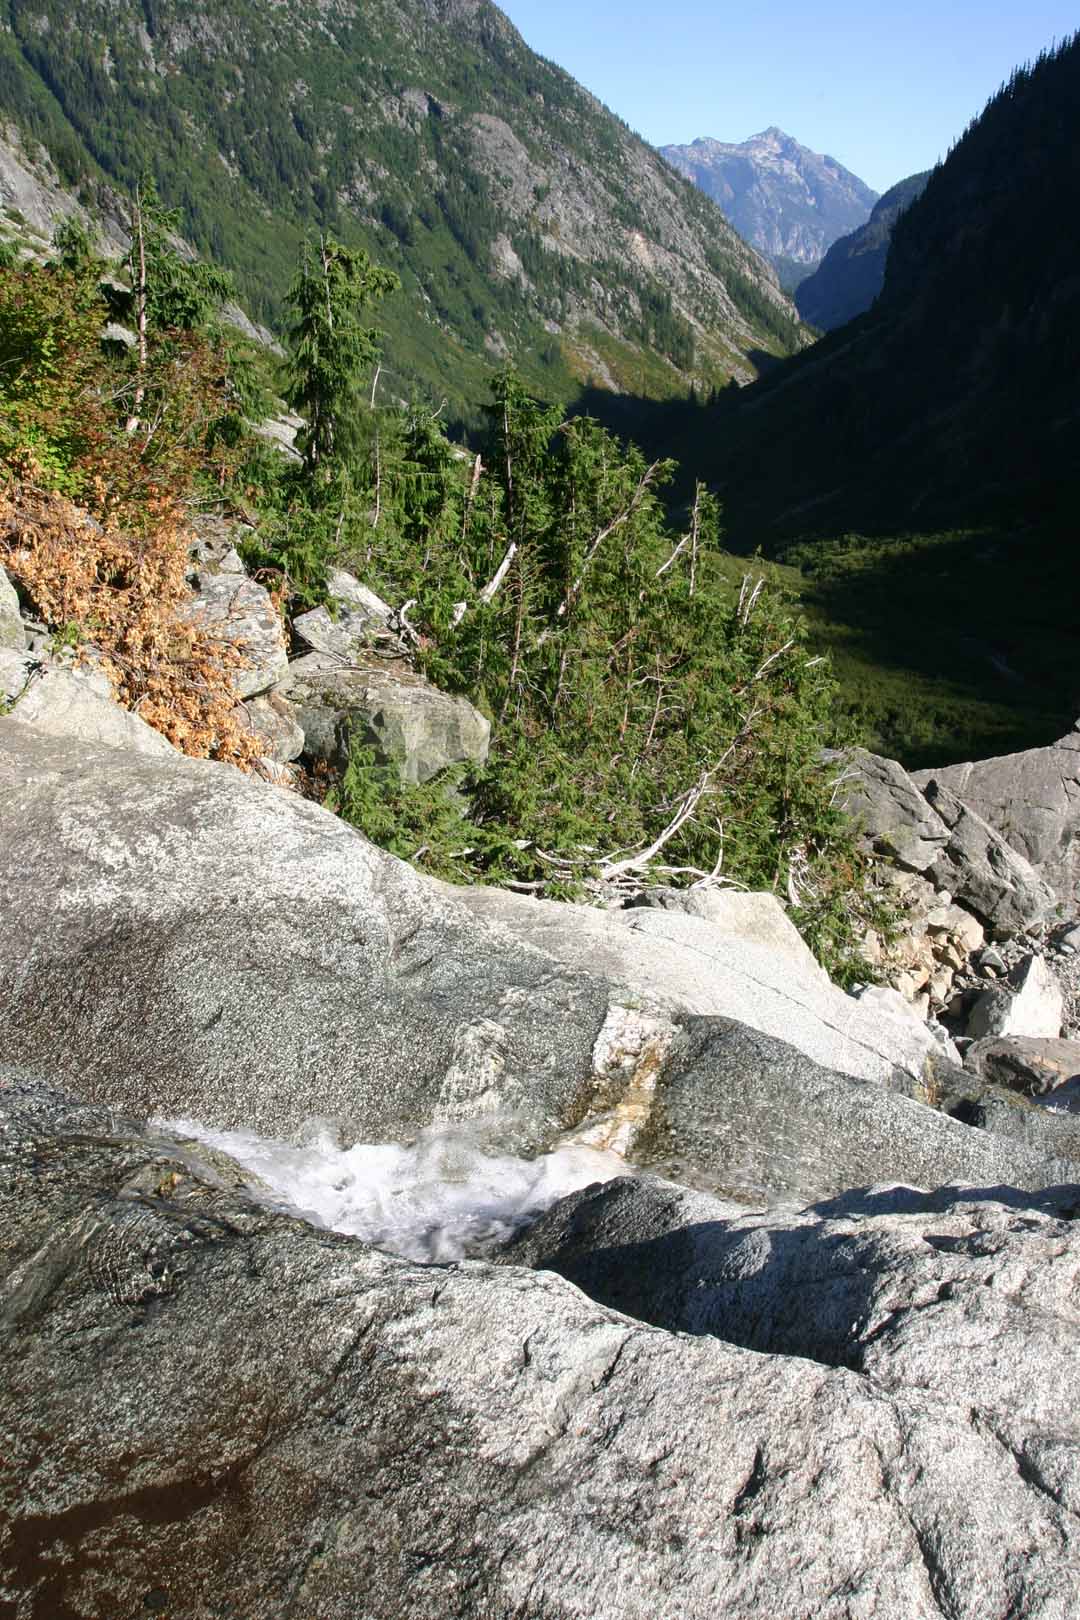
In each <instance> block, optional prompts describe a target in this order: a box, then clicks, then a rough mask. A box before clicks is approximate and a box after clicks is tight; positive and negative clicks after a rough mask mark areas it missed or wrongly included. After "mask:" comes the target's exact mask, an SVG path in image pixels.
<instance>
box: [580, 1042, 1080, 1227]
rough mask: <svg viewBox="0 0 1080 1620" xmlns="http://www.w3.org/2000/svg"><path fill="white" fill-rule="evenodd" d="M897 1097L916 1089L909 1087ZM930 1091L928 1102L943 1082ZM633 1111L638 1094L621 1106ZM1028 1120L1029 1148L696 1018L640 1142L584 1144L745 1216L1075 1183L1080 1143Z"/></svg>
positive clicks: (1014, 1131) (994, 1123)
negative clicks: (889, 1196) (958, 1187)
mask: <svg viewBox="0 0 1080 1620" xmlns="http://www.w3.org/2000/svg"><path fill="white" fill-rule="evenodd" d="M947 1072H948V1070H947ZM961 1073H962V1071H961ZM898 1084H899V1085H901V1086H904V1087H907V1088H909V1089H915V1088H914V1087H912V1083H911V1081H910V1080H907V1079H905V1078H901V1079H900V1080H899V1081H898ZM918 1089H919V1090H920V1091H921V1093H922V1095H923V1097H924V1098H925V1099H926V1100H927V1101H929V1100H930V1099H931V1098H932V1097H933V1096H934V1094H935V1089H936V1076H935V1075H934V1074H933V1073H931V1074H929V1075H928V1076H927V1079H926V1080H925V1081H924V1082H923V1083H922V1084H921V1085H920V1086H919V1088H918ZM1012 1100H1013V1101H1019V1099H1012ZM635 1101H636V1098H635V1096H634V1093H633V1091H632V1090H631V1091H630V1092H629V1094H628V1096H627V1099H626V1103H625V1104H624V1105H623V1106H624V1107H627V1106H628V1107H630V1108H632V1107H633V1106H634V1103H635ZM1030 1112H1031V1113H1032V1114H1033V1115H1034V1116H1036V1118H1035V1120H1034V1121H1033V1122H1032V1123H1031V1124H1030V1125H1029V1126H1028V1129H1029V1130H1030V1132H1031V1135H1030V1137H1027V1136H1025V1135H1024V1128H1023V1127H1022V1126H1021V1127H1017V1126H1015V1125H1014V1124H1013V1123H1012V1122H1011V1121H1010V1119H1009V1118H1008V1117H1004V1118H1002V1119H1001V1120H997V1119H991V1118H990V1117H989V1116H987V1117H985V1118H984V1117H976V1116H974V1115H971V1116H969V1117H970V1123H967V1122H965V1121H961V1120H959V1119H953V1118H950V1117H949V1116H948V1115H946V1114H943V1113H939V1112H937V1111H936V1110H935V1109H934V1108H931V1107H927V1106H925V1103H923V1102H918V1101H916V1100H914V1099H913V1097H911V1096H908V1095H904V1094H903V1093H902V1092H901V1091H899V1090H898V1091H886V1090H883V1089H882V1088H881V1087H880V1086H876V1085H873V1084H871V1083H869V1082H867V1081H865V1080H855V1079H852V1078H851V1077H850V1076H849V1075H845V1074H838V1073H836V1071H835V1070H832V1069H826V1068H823V1067H821V1066H820V1065H819V1064H816V1063H814V1062H812V1061H811V1060H810V1059H809V1058H808V1057H805V1056H804V1055H803V1054H802V1053H801V1052H797V1051H796V1050H795V1049H794V1048H793V1047H791V1046H786V1045H785V1044H784V1043H783V1042H782V1041H779V1040H775V1039H773V1038H772V1037H770V1036H766V1035H761V1034H759V1033H758V1032H757V1031H756V1030H751V1029H747V1028H746V1027H745V1026H744V1025H742V1024H736V1023H732V1022H729V1021H728V1020H726V1019H721V1018H700V1019H694V1018H691V1019H686V1020H684V1021H683V1023H682V1028H681V1030H680V1041H679V1045H678V1048H677V1051H676V1054H675V1055H674V1057H673V1059H672V1060H670V1061H669V1062H668V1063H667V1065H666V1066H665V1067H664V1068H663V1070H662V1071H661V1073H660V1075H659V1077H658V1079H657V1081H656V1083H655V1084H654V1086H653V1089H652V1092H651V1094H650V1096H649V1099H648V1109H647V1113H646V1116H645V1118H644V1119H643V1120H642V1121H641V1122H640V1123H638V1124H637V1128H636V1130H635V1131H634V1133H633V1134H632V1136H631V1138H630V1140H629V1141H627V1142H624V1143H620V1142H618V1141H613V1140H612V1138H611V1137H610V1136H604V1135H602V1134H601V1133H600V1132H598V1131H597V1130H595V1129H594V1130H593V1131H592V1132H591V1133H590V1134H588V1135H587V1136H584V1137H583V1138H582V1139H583V1140H586V1141H587V1142H588V1143H589V1145H591V1146H595V1147H610V1146H616V1147H618V1148H620V1150H621V1151H622V1152H623V1154H624V1156H625V1158H626V1159H627V1161H628V1163H630V1164H632V1165H634V1166H635V1167H637V1168H640V1169H645V1170H651V1171H652V1172H653V1173H654V1174H656V1175H659V1176H662V1177H665V1178H666V1179H668V1180H670V1181H678V1182H681V1183H682V1184H683V1185H685V1186H689V1187H696V1188H699V1189H701V1190H703V1191H705V1192H709V1193H713V1194H715V1195H717V1196H719V1197H723V1198H730V1199H736V1200H738V1201H739V1202H741V1203H743V1204H762V1203H770V1202H775V1201H776V1200H778V1199H780V1200H788V1199H798V1200H801V1201H804V1202H805V1201H806V1200H807V1199H812V1198H819V1197H823V1196H829V1195H832V1194H839V1193H841V1192H843V1191H845V1190H846V1189H848V1188H851V1187H869V1186H874V1185H876V1184H877V1183H879V1182H882V1181H903V1182H906V1183H909V1184H910V1185H913V1186H940V1185H941V1184H942V1183H944V1182H957V1183H963V1184H966V1185H970V1186H975V1185H978V1186H992V1185H994V1184H996V1183H1007V1184H1009V1185H1011V1186H1019V1187H1028V1188H1034V1189H1037V1188H1042V1187H1047V1186H1051V1185H1053V1184H1054V1183H1056V1182H1059V1181H1069V1180H1072V1179H1073V1178H1074V1177H1075V1175H1076V1165H1075V1163H1070V1162H1069V1160H1068V1159H1067V1158H1066V1153H1067V1152H1068V1150H1069V1149H1070V1147H1072V1146H1076V1147H1077V1151H1078V1154H1080V1144H1073V1143H1072V1141H1071V1138H1070V1140H1069V1141H1068V1142H1066V1141H1064V1140H1062V1139H1061V1136H1060V1133H1059V1132H1058V1131H1056V1130H1055V1128H1054V1127H1053V1122H1048V1121H1047V1120H1046V1119H1045V1117H1044V1116H1043V1115H1042V1114H1041V1113H1039V1112H1038V1111H1037V1110H1031V1111H1030ZM618 1115H619V1109H618V1108H616V1110H615V1117H616V1118H618ZM1025 1123H1026V1122H1025ZM973 1126H982V1127H984V1128H983V1129H973V1128H972V1127H973ZM1018 1138H1019V1139H1018Z"/></svg>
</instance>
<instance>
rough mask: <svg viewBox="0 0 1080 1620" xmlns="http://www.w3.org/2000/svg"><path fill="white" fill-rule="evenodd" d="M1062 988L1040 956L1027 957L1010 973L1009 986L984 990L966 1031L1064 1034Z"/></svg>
mask: <svg viewBox="0 0 1080 1620" xmlns="http://www.w3.org/2000/svg"><path fill="white" fill-rule="evenodd" d="M1064 1005H1065V1002H1064V997H1063V996H1062V993H1061V986H1060V985H1059V984H1058V982H1057V980H1056V979H1055V977H1054V974H1053V972H1052V970H1051V968H1050V967H1049V965H1048V964H1047V962H1046V961H1045V960H1044V959H1043V957H1041V956H1026V957H1025V958H1024V959H1023V961H1022V962H1020V963H1019V964H1018V966H1017V967H1015V968H1014V969H1013V971H1012V972H1011V973H1010V974H1009V978H1008V982H1007V984H996V985H993V986H992V987H991V988H990V989H989V990H984V991H983V993H982V995H981V996H980V997H979V999H978V1000H977V1001H976V1003H975V1005H974V1007H973V1008H972V1010H971V1014H970V1016H969V1018H968V1026H967V1032H968V1034H969V1035H973V1036H975V1038H976V1039H977V1040H978V1039H981V1038H982V1037H985V1036H988V1035H1008V1036H1025V1035H1027V1036H1032V1037H1035V1038H1039V1037H1047V1038H1049V1039H1051V1040H1056V1039H1057V1037H1058V1036H1059V1035H1060V1034H1061V1016H1062V1012H1063V1010H1064Z"/></svg>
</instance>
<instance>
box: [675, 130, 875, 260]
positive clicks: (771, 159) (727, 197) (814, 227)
mask: <svg viewBox="0 0 1080 1620" xmlns="http://www.w3.org/2000/svg"><path fill="white" fill-rule="evenodd" d="M660 150H661V152H662V153H663V155H664V156H665V157H666V158H667V160H668V162H669V163H671V164H674V166H675V167H676V168H677V169H680V170H681V171H682V172H683V173H684V174H688V175H689V176H690V178H691V179H692V180H693V181H694V183H695V184H696V185H698V186H700V187H701V189H702V191H704V192H705V193H706V194H707V195H708V196H710V197H712V198H713V200H714V201H715V202H717V203H719V205H720V207H721V209H722V210H723V212H724V214H725V215H726V217H727V218H728V219H729V220H730V221H731V223H732V224H733V225H734V226H735V228H736V230H737V231H739V232H740V233H741V235H743V236H745V238H746V240H747V241H748V242H751V243H752V244H753V246H754V247H756V248H757V249H758V251H759V252H761V253H765V254H767V255H768V256H769V257H770V258H785V259H793V260H795V261H796V262H797V263H800V264H816V263H817V262H818V260H819V259H821V258H822V257H823V256H824V254H825V252H826V250H827V249H828V248H829V247H831V246H832V244H833V242H835V241H836V239H837V237H839V236H843V235H844V234H845V233H846V232H848V231H851V230H854V229H855V228H856V227H857V226H859V225H862V224H863V223H864V221H865V220H866V217H867V215H868V214H869V212H870V209H871V208H872V207H873V205H874V203H875V202H876V200H877V192H876V191H872V190H871V189H870V187H869V186H868V185H866V184H865V183H864V182H863V181H862V180H860V179H859V177H858V176H857V175H854V174H852V173H851V172H850V170H848V169H845V168H844V166H843V164H841V163H838V162H837V161H836V159H835V158H831V157H826V156H825V155H824V154H822V153H820V152H811V151H810V149H809V148H808V147H805V146H800V144H799V142H798V141H796V140H793V139H792V138H791V136H790V135H785V134H784V131H783V130H782V129H777V128H775V126H774V127H772V128H770V129H766V130H763V131H762V133H761V134H760V135H752V136H751V137H750V139H749V140H747V141H743V142H741V144H740V145H738V146H733V145H731V144H729V143H728V142H725V141H715V140H712V139H710V138H708V137H702V138H701V139H699V140H696V141H692V142H691V143H690V145H689V146H662V147H661V148H660Z"/></svg>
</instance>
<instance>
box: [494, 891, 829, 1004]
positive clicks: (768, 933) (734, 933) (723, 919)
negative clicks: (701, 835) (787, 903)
mask: <svg viewBox="0 0 1080 1620" xmlns="http://www.w3.org/2000/svg"><path fill="white" fill-rule="evenodd" d="M519 908H520V903H516V909H519ZM626 909H627V910H628V911H631V912H634V911H638V910H642V909H644V910H647V911H674V912H678V913H680V915H682V916H684V917H699V918H700V919H701V921H702V922H705V923H708V924H709V925H710V927H711V929H712V930H713V931H714V932H715V933H716V934H718V935H726V936H729V937H731V938H734V939H739V940H744V941H746V942H748V943H750V944H754V945H763V946H765V947H766V948H767V949H768V950H770V951H776V952H779V953H780V954H781V955H782V956H786V957H789V958H790V959H791V960H792V961H793V962H795V963H797V965H798V967H799V969H800V970H801V971H802V972H803V973H806V974H809V975H810V976H811V977H812V978H815V979H817V980H819V981H820V979H821V977H822V968H821V966H820V964H819V963H818V962H817V960H816V959H815V957H814V956H813V953H812V952H811V951H810V950H809V948H808V946H807V944H806V941H805V940H804V939H803V937H802V935H801V934H800V933H799V930H798V929H797V928H796V927H795V924H794V923H793V922H792V920H791V918H790V917H789V916H788V914H787V912H786V911H785V910H784V908H783V906H782V904H781V903H780V901H779V900H778V899H777V898H776V896H775V895H774V894H764V893H757V894H754V893H750V894H748V893H745V892H744V891H743V890H741V889H728V888H722V887H715V886H712V885H702V886H701V887H699V888H692V889H668V888H660V887H657V888H652V889H645V890H644V891H643V892H642V893H641V894H639V895H635V897H634V898H633V899H632V900H630V901H628V903H627V907H626ZM621 921H623V922H625V923H626V924H627V925H628V926H629V927H630V928H631V929H634V928H635V926H636V929H637V931H640V930H641V928H642V927H643V926H644V927H646V928H647V927H650V926H653V925H650V924H643V923H642V921H641V919H640V918H635V917H633V916H631V917H625V918H622V919H621Z"/></svg>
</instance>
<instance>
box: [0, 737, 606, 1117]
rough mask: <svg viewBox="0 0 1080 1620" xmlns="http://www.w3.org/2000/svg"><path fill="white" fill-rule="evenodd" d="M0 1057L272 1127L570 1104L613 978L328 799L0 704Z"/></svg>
mask: <svg viewBox="0 0 1080 1620" xmlns="http://www.w3.org/2000/svg"><path fill="white" fill-rule="evenodd" d="M0 824H2V826H3V837H2V838H0V895H2V896H3V897H4V927H3V928H2V929H0V1005H2V1006H3V1007H4V1020H5V1024H4V1056H5V1058H6V1060H7V1061H8V1062H9V1063H12V1064H15V1063H24V1064H30V1065H32V1066H41V1065H44V1066H47V1067H48V1069H49V1072H50V1073H53V1074H55V1075H57V1076H59V1077H61V1078H62V1079H63V1081H64V1082H65V1083H66V1084H69V1085H72V1086H74V1087H75V1088H76V1089H77V1090H78V1091H79V1093H80V1094H81V1095H83V1096H85V1097H86V1098H87V1099H88V1100H93V1101H101V1102H105V1103H110V1104H114V1105H115V1106H117V1107H123V1108H129V1109H133V1110H135V1111H139V1112H143V1113H147V1114H151V1113H153V1114H167V1115H169V1116H171V1117H186V1118H192V1119H198V1120H202V1121H203V1122H205V1123H206V1124H208V1125H214V1126H217V1127H220V1128H223V1129H228V1128H235V1127H237V1126H246V1127H250V1128H251V1129H254V1130H257V1131H259V1132H261V1133H262V1134H263V1135H266V1136H272V1137H282V1138H287V1137H290V1136H294V1135H295V1134H296V1133H297V1132H299V1131H300V1130H301V1128H302V1127H303V1125H304V1122H305V1121H306V1120H308V1119H309V1118H311V1117H312V1116H319V1117H322V1118H327V1119H333V1120H336V1121H338V1122H339V1123H340V1126H341V1129H342V1131H343V1135H344V1140H345V1141H346V1142H348V1141H355V1140H357V1139H358V1138H359V1139H361V1140H374V1141H377V1140H380V1139H387V1138H390V1139H399V1140H400V1139H402V1138H408V1137H409V1136H410V1135H412V1134H415V1132H416V1131H417V1130H418V1129H420V1128H421V1127H422V1126H424V1125H426V1124H428V1123H431V1122H432V1121H433V1120H437V1119H454V1118H472V1117H475V1116H478V1115H485V1114H501V1113H505V1114H506V1115H508V1116H509V1117H510V1119H511V1120H512V1121H513V1124H512V1126H509V1127H508V1136H512V1137H513V1139H514V1140H515V1141H521V1142H528V1143H531V1144H533V1145H535V1146H540V1145H541V1144H546V1143H547V1142H549V1141H550V1140H551V1139H552V1138H553V1136H554V1135H556V1134H557V1133H558V1132H559V1131H560V1130H561V1129H563V1128H564V1127H565V1126H566V1125H567V1124H568V1123H570V1122H572V1121H573V1120H575V1119H580V1118H581V1117H582V1116H583V1115H584V1114H585V1112H586V1111H587V1109H588V1106H589V1099H590V1096H591V1090H592V1086H593V1081H594V1067H593V1056H592V1054H593V1047H594V1044H595V1042H596V1041H597V1039H598V1036H599V1034H600V1031H601V1029H602V1027H603V1025H604V1023H605V1019H606V1017H607V1015H608V1012H609V1005H610V997H609V993H608V990H607V987H606V986H605V985H603V984H602V983H601V982H600V981H599V980H597V979H595V978H593V977H591V976H587V975H581V974H574V973H571V972H569V971H567V970H566V969H564V968H563V967H562V966H561V965H560V964H559V963H558V962H556V961H554V960H553V959H552V958H551V957H550V956H548V955H546V954H544V953H542V952H539V951H536V950H530V949H528V948H527V947H523V946H522V945H521V943H520V942H519V941H517V940H515V939H512V938H510V937H508V936H507V935H505V934H503V933H502V932H501V931H499V930H497V929H494V928H490V927H488V926H486V925H485V924H484V923H482V922H480V921H478V920H477V919H475V918H474V917H472V916H471V915H470V914H469V913H468V912H467V911H465V910H464V908H463V907H462V906H460V904H458V903H457V901H456V900H455V899H454V898H453V897H452V896H445V897H444V895H443V894H442V893H441V892H440V891H439V890H438V889H437V888H436V887H435V886H434V885H432V884H431V883H429V882H428V881H427V880H425V879H424V878H423V877H422V876H421V875H420V874H419V873H417V872H416V871H414V870H413V868H411V867H410V866H408V865H406V864H405V863H404V862H401V861H398V860H396V859H395V858H394V857H393V856H391V855H387V854H384V853H383V852H382V851H381V850H378V849H376V848H375V847H374V846H373V845H371V844H369V843H368V842H367V840H366V839H364V838H363V837H362V836H361V835H360V834H359V833H357V832H355V831H354V830H353V829H352V828H350V827H349V826H347V825H346V824H345V823H344V822H342V821H340V820H339V819H338V818H337V817H336V816H334V815H332V814H331V813H330V812H329V811H327V810H323V809H321V808H319V807H318V806H316V805H314V804H311V803H309V802H307V801H304V800H301V799H299V798H297V797H296V796H293V795H286V794H283V793H280V792H279V791H277V790H276V789H274V788H272V787H270V786H268V785H266V784H265V783H262V782H259V781H257V780H254V779H253V778H251V777H247V776H244V775H242V774H241V773H240V772H238V771H235V770H232V769H230V768H229V767H227V766H222V765H217V764H214V763H212V762H210V761H205V760H193V759H188V758H186V757H184V756H181V755H179V754H176V753H172V752H170V753H165V754H162V755H161V757H150V756H146V755H136V754H133V753H130V752H128V751H124V752H121V751H119V750H117V749H112V748H100V747H92V746H89V745H87V744H81V743H76V742H74V741H68V740H63V739H59V738H55V737H49V736H45V735H43V734H41V733H40V732H39V731H37V730H36V729H34V728H33V727H31V726H29V725H26V724H21V723H20V722H19V721H18V720H17V719H15V718H8V719H0Z"/></svg>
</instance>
